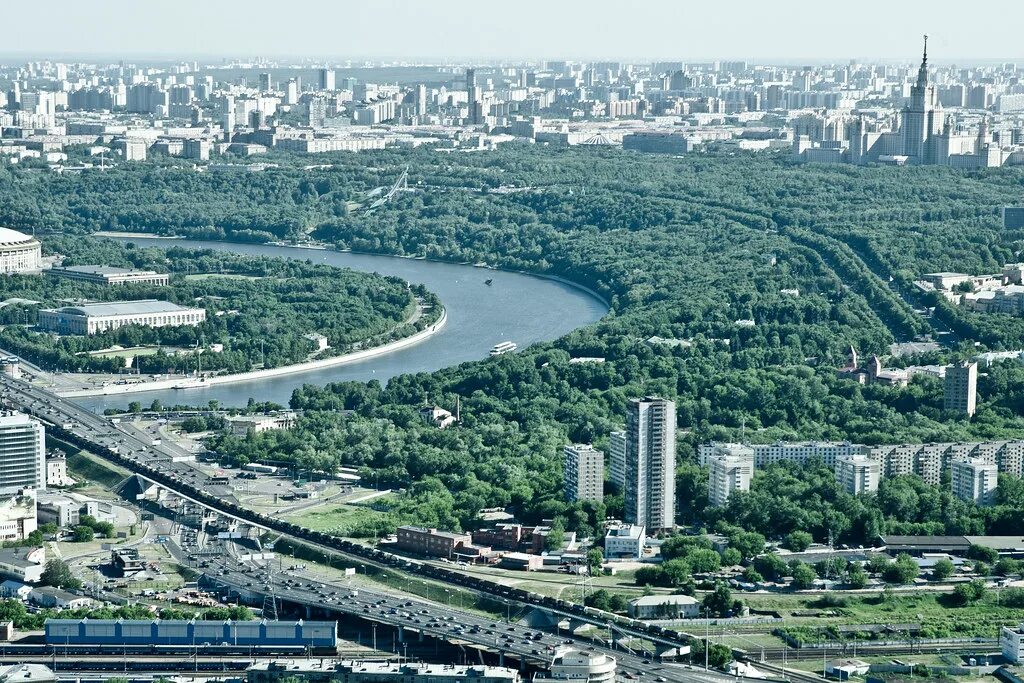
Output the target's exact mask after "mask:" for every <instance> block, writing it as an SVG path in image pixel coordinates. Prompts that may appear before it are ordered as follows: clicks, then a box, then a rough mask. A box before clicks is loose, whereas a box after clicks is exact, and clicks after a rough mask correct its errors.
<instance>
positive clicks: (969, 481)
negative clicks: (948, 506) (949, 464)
mask: <svg viewBox="0 0 1024 683" xmlns="http://www.w3.org/2000/svg"><path fill="white" fill-rule="evenodd" d="M952 475H953V476H952V484H953V495H954V496H956V497H957V498H959V499H960V500H966V501H969V502H972V503H976V504H978V505H981V506H986V505H994V504H995V502H996V489H997V488H998V486H999V471H998V469H997V468H996V465H995V464H994V463H987V462H985V461H984V460H982V459H980V458H970V459H964V460H956V461H954V462H953V468H952Z"/></svg>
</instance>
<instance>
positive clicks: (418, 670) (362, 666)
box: [245, 659, 519, 683]
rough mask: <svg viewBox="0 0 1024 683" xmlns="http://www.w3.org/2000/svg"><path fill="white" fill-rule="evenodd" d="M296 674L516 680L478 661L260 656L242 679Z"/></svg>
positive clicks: (408, 680) (471, 682)
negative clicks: (345, 659)
mask: <svg viewBox="0 0 1024 683" xmlns="http://www.w3.org/2000/svg"><path fill="white" fill-rule="evenodd" d="M296 678H300V679H302V680H303V681H306V682H307V683H318V682H326V681H344V683H417V681H422V682H423V683H519V672H517V671H516V670H515V669H507V668H504V667H497V666H485V665H482V664H481V665H472V666H459V665H453V664H425V663H419V662H414V663H410V662H392V661H384V662H373V661H365V660H359V661H337V660H331V659H326V660H325V659H291V660H261V661H257V662H254V663H253V664H252V666H250V667H249V668H248V669H247V670H246V672H245V680H246V683H277V681H281V680H284V679H288V680H294V679H296Z"/></svg>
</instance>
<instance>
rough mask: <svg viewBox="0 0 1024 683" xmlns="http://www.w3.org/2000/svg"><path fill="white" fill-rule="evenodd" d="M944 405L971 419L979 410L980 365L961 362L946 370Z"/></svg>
mask: <svg viewBox="0 0 1024 683" xmlns="http://www.w3.org/2000/svg"><path fill="white" fill-rule="evenodd" d="M942 405H943V407H944V408H945V409H946V410H951V411H953V412H957V413H960V414H961V415H966V416H968V417H971V416H972V415H974V413H975V412H976V411H977V409H978V364H977V363H971V362H968V361H961V362H960V363H957V364H956V365H951V366H949V367H948V368H946V380H945V389H944V391H943V396H942Z"/></svg>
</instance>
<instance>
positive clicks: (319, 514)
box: [284, 504, 380, 535]
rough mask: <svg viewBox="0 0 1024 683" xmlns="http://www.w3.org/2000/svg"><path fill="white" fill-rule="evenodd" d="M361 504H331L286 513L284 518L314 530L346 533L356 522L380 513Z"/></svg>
mask: <svg viewBox="0 0 1024 683" xmlns="http://www.w3.org/2000/svg"><path fill="white" fill-rule="evenodd" d="M379 514H380V513H379V512H376V511H374V510H371V509H370V508H368V507H364V506H361V505H345V504H341V505H329V506H324V507H318V508H312V509H309V510H302V511H300V512H296V513H294V514H286V515H284V519H286V520H287V521H289V522H292V523H293V524H299V525H302V526H304V527H307V528H309V529H313V530H314V531H334V532H336V533H339V534H341V535H345V534H346V533H347V531H348V530H349V529H351V528H353V527H354V526H355V525H356V524H358V523H360V522H363V521H365V520H367V519H370V518H372V517H375V516H377V515H379Z"/></svg>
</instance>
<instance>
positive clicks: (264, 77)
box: [259, 72, 270, 92]
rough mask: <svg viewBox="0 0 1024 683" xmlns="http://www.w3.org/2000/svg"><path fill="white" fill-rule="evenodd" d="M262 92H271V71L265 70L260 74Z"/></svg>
mask: <svg viewBox="0 0 1024 683" xmlns="http://www.w3.org/2000/svg"><path fill="white" fill-rule="evenodd" d="M259 88H260V92H270V73H269V72H264V73H261V74H260V82H259Z"/></svg>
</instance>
